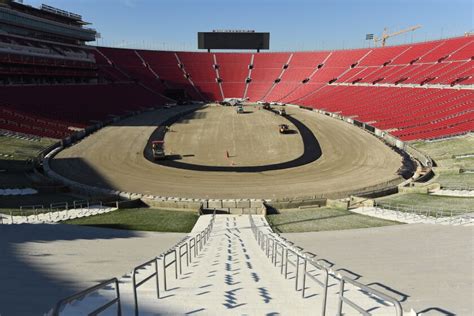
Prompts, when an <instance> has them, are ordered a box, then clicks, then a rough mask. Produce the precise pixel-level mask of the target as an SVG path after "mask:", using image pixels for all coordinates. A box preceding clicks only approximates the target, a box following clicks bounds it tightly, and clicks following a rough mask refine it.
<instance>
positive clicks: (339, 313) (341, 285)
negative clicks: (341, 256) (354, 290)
mask: <svg viewBox="0 0 474 316" xmlns="http://www.w3.org/2000/svg"><path fill="white" fill-rule="evenodd" d="M343 296H344V279H343V278H342V277H341V279H340V282H339V300H338V302H337V311H336V316H342V298H343Z"/></svg>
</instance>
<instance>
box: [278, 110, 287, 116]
mask: <svg viewBox="0 0 474 316" xmlns="http://www.w3.org/2000/svg"><path fill="white" fill-rule="evenodd" d="M278 114H279V115H280V116H286V111H285V109H279V110H278Z"/></svg>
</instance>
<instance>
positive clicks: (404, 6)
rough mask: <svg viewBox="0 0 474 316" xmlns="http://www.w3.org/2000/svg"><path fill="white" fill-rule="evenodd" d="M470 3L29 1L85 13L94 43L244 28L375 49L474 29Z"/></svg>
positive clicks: (179, 44) (274, 45) (309, 42)
mask: <svg viewBox="0 0 474 316" xmlns="http://www.w3.org/2000/svg"><path fill="white" fill-rule="evenodd" d="M473 2H474V1H473V0H24V3H25V4H29V5H32V6H39V5H40V4H41V3H45V4H48V5H51V6H54V7H57V8H60V9H63V10H67V11H70V12H73V13H77V14H80V15H82V16H83V19H84V20H85V21H87V22H91V23H92V25H91V27H92V28H94V29H96V30H97V31H98V32H99V33H100V34H101V38H100V39H98V40H97V42H96V43H93V44H97V45H101V46H113V47H124V48H142V49H155V50H197V35H196V34H197V32H199V31H203V32H205V31H212V30H213V29H245V30H255V31H258V32H270V51H289V50H326V49H348V48H356V47H368V46H369V45H371V46H373V43H370V42H369V41H366V40H365V34H367V33H374V34H375V35H380V34H381V33H382V32H383V30H384V28H385V27H387V28H388V30H389V32H393V31H398V30H401V29H405V28H407V27H410V26H414V25H418V24H421V25H422V28H420V29H418V30H416V31H414V32H409V33H406V34H403V35H400V36H398V37H393V38H390V39H388V40H387V43H388V44H389V45H396V44H404V43H410V42H420V41H426V40H433V39H439V38H445V37H452V36H460V35H463V34H464V33H465V32H473V31H474V27H473V16H474V8H473Z"/></svg>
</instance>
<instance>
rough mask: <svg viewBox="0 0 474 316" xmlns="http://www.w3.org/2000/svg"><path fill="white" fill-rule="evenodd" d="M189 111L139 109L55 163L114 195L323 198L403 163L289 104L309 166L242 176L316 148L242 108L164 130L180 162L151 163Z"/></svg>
mask: <svg viewBox="0 0 474 316" xmlns="http://www.w3.org/2000/svg"><path fill="white" fill-rule="evenodd" d="M186 109H187V110H189V109H190V107H177V108H172V109H161V110H156V111H153V112H147V113H142V114H140V115H138V116H134V117H130V118H128V119H126V120H123V121H121V122H119V123H116V124H115V125H111V126H108V127H105V128H103V129H102V130H100V131H98V132H97V133H95V134H93V135H91V136H89V137H87V138H86V139H84V140H82V141H81V142H80V143H78V144H76V145H74V146H71V147H69V148H67V149H65V150H63V151H62V152H60V153H59V154H58V155H57V156H56V157H55V158H54V159H53V160H52V162H51V167H52V168H53V170H55V171H56V172H58V173H59V174H61V175H63V176H65V177H68V178H70V179H73V180H75V181H77V182H80V183H84V184H89V185H94V186H98V187H104V188H110V189H113V190H119V191H125V192H133V193H142V194H153V195H158V196H170V197H187V198H217V199H225V198H265V199H275V198H292V197H301V196H314V195H324V194H329V193H333V192H344V191H352V190H354V191H355V190H360V189H362V188H366V187H371V186H375V185H377V184H382V183H385V182H387V181H391V180H394V179H397V178H399V176H398V175H397V170H398V169H399V168H400V167H401V164H402V158H401V157H400V156H399V155H398V154H397V153H395V152H394V151H393V150H392V149H390V148H389V147H387V146H386V145H385V144H383V143H382V142H381V141H379V140H378V139H377V138H375V137H374V136H372V135H370V134H369V133H367V132H365V131H363V130H361V129H359V128H357V127H354V126H352V125H350V124H347V123H345V122H342V121H339V120H336V119H333V118H330V117H327V116H324V115H321V114H317V113H314V112H311V111H307V110H302V109H299V108H296V107H286V110H287V112H288V114H289V115H290V117H291V119H293V120H296V122H299V123H301V124H302V125H304V127H305V128H307V130H309V131H311V133H312V134H313V135H314V137H315V138H316V139H317V143H318V145H319V150H320V153H319V155H318V157H316V158H317V159H311V160H312V161H311V160H307V161H311V162H307V163H305V164H302V165H298V166H294V167H293V166H292V165H285V166H286V167H285V168H282V169H277V170H271V169H268V170H266V169H265V168H263V169H261V170H260V169H258V168H257V169H252V171H253V172H245V170H247V169H245V168H243V167H249V166H254V167H262V166H263V167H265V166H266V165H272V164H273V165H275V164H276V165H278V164H285V163H286V162H288V161H292V160H295V159H298V157H301V156H302V155H304V154H305V153H307V152H308V151H310V150H313V149H311V148H309V147H310V146H308V144H307V143H306V144H305V142H304V141H303V140H302V138H303V135H302V134H303V133H301V131H300V130H298V128H297V126H295V125H294V124H292V121H288V120H287V119H285V118H283V117H280V116H278V115H275V114H273V113H271V112H269V111H265V110H259V109H258V108H257V107H251V106H248V107H245V110H246V112H247V113H246V114H236V113H235V110H234V109H232V108H230V107H218V106H207V107H204V108H200V109H198V110H197V111H196V112H194V113H192V114H190V115H187V116H185V117H183V118H182V119H181V120H179V121H178V122H176V123H175V124H173V125H172V126H171V131H170V132H168V133H167V134H166V137H165V140H166V149H167V152H170V153H172V154H173V157H179V159H177V160H171V162H173V161H176V164H173V163H169V164H168V165H167V164H166V163H164V164H159V163H154V162H153V161H151V159H147V158H146V156H147V155H149V140H150V137H151V136H152V135H153V134H154V133H155V132H156V130H157V126H159V125H161V124H162V123H163V122H164V121H166V120H167V119H169V118H170V117H172V116H175V115H176V114H178V113H180V112H182V111H184V110H186ZM282 123H287V124H289V125H290V129H292V130H293V133H291V134H288V135H280V134H279V133H278V128H277V127H278V124H282ZM313 135H311V136H313ZM151 138H152V139H153V137H151ZM227 153H229V155H227ZM310 154H311V153H310ZM313 154H314V153H313ZM313 156H314V155H313ZM148 158H149V157H148ZM183 164H184V165H200V166H209V167H212V166H218V167H221V169H216V170H212V168H211V170H210V171H207V170H190V169H189V168H180V166H182V165H183ZM239 167H240V169H239ZM232 168H235V169H232Z"/></svg>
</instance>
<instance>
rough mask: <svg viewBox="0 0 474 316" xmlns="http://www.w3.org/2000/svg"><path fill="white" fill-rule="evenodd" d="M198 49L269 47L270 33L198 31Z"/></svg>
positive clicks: (259, 48)
mask: <svg viewBox="0 0 474 316" xmlns="http://www.w3.org/2000/svg"><path fill="white" fill-rule="evenodd" d="M198 48H199V49H207V50H210V49H256V50H261V49H270V33H268V32H255V31H243V30H242V31H240V30H237V31H234V30H222V31H220V30H218V31H213V32H199V33H198Z"/></svg>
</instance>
